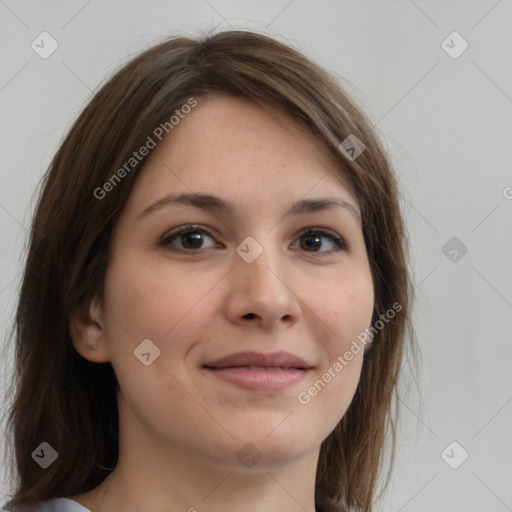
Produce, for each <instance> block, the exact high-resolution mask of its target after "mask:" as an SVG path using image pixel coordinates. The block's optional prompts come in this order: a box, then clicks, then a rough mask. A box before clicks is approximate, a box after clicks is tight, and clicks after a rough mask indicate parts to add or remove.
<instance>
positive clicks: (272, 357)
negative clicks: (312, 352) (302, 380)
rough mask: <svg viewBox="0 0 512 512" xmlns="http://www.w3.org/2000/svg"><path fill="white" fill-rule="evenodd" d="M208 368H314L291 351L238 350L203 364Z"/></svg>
mask: <svg viewBox="0 0 512 512" xmlns="http://www.w3.org/2000/svg"><path fill="white" fill-rule="evenodd" d="M203 366H204V367H206V368H229V367H240V366H262V367H278V368H299V369H302V370H309V369H310V368H312V366H311V365H310V364H308V363H307V362H306V361H304V359H301V358H300V357H298V356H296V355H294V354H290V352H284V351H280V352H272V353H270V354H263V353H260V352H237V353H236V354H231V355H229V356H226V357H221V358H220V359H216V360H215V361H211V362H209V363H206V364H204V365H203Z"/></svg>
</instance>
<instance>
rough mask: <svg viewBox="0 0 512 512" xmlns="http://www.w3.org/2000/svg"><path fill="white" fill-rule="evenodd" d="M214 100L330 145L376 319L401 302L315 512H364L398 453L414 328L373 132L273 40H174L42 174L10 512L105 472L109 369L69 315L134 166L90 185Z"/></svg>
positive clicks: (87, 289) (332, 453)
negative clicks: (298, 127)
mask: <svg viewBox="0 0 512 512" xmlns="http://www.w3.org/2000/svg"><path fill="white" fill-rule="evenodd" d="M215 92H219V93H227V94H230V95H233V96H239V97H244V98H247V99H248V100H250V101H252V102H254V103H256V104H258V105H261V106H262V107H264V108H267V109H270V110H272V111H280V112H286V113H287V114H288V115H291V116H292V117H293V118H295V119H296V120H297V121H299V122H300V123H303V124H304V125H305V126H306V127H308V128H309V130H310V131H311V132H312V133H313V134H314V135H315V136H316V137H317V138H318V139H319V140H320V141H321V142H322V143H323V144H324V145H325V147H326V148H327V149H328V151H329V152H330V154H332V157H333V158H334V161H335V162H336V163H337V165H336V168H335V169H333V170H332V172H333V173H335V174H336V175H337V176H339V178H340V179H341V180H342V181H343V183H345V184H347V186H349V187H350V190H351V192H353V193H354V194H355V196H356V197H357V199H358V202H359V205H360V208H361V215H362V229H363V235H364V241H365V245H366V250H367V254H368V258H369V263H370V268H371V273H372V277H373V282H374V297H375V300H374V310H373V317H372V325H373V324H374V322H376V321H378V319H380V318H382V315H384V314H385V313H386V311H388V310H389V309H390V308H391V307H392V305H393V304H395V303H398V304H399V305H400V306H401V308H397V310H396V314H395V315H394V317H393V318H392V319H388V321H387V323H386V326H385V327H384V328H383V329H380V330H379V331H378V332H377V333H376V334H375V335H374V338H373V342H372V344H371V346H370V348H369V349H368V351H367V353H366V354H365V357H364V362H363V367H362V371H361V377H360V380H359V384H358V387H357V390H356V393H355V395H354V397H353V400H352V402H351V404H350V406H349V408H348V410H347V412H346V414H345V415H344V416H343V418H342V419H341V421H340V422H339V424H338V425H337V426H336V427H335V429H334V430H333V432H332V433H331V434H330V435H329V436H328V437H327V438H326V439H325V440H324V441H323V443H322V446H321V450H320V457H319V462H318V468H317V474H316V490H315V500H316V502H317V503H318V504H319V503H323V502H327V501H329V500H330V501H331V502H333V503H336V504H337V505H338V506H339V507H340V508H343V509H346V508H351V509H354V510H361V511H369V510H371V508H372V506H373V504H374V502H375V497H376V493H377V488H378V484H379V481H380V475H381V473H382V468H383V461H384V456H383V455H384V453H387V452H386V450H385V447H386V446H388V447H391V451H390V454H391V459H392V456H393V451H394V450H393V447H394V442H395V428H394V427H395V421H396V420H395V417H396V411H395V407H396V405H397V403H398V402H397V401H396V400H394V395H395V392H396V390H397V383H398V377H399V374H400V367H401V362H402V359H403V352H404V348H405V345H406V340H408V339H412V338H409V337H408V336H407V333H411V334H412V332H413V331H412V326H411V320H410V305H411V301H412V286H411V282H410V276H409V271H408V265H407V259H408V257H407V237H406V233H405V230H404V224H403V218H402V215H401V211H400V205H399V189H398V183H397V180H396V177H395V175H394V172H393V170H392V168H391V165H390V162H389V160H388V157H387V156H386V153H385V150H384V149H383V146H382V145H381V142H380V141H379V140H378V137H377V135H376V134H375V132H374V130H373V128H372V125H371V123H370V122H369V121H368V119H367V118H366V116H365V115H364V114H363V112H362V111H361V110H360V108H358V107H357V106H356V105H355V104H354V102H353V101H352V100H351V99H350V97H349V96H348V94H347V93H346V92H345V91H344V89H343V88H342V87H341V85H340V84H339V83H338V82H337V81H336V80H335V79H334V78H333V77H332V76H331V75H329V74H328V73H327V72H326V71H324V70H323V69H321V68H320V67H319V66H317V65H316V64H315V63H313V62H311V61H310V60H309V59H307V58H306V57H305V56H304V55H302V54H301V53H300V52H298V51H297V50H295V49H293V48H291V47H289V46H287V45H285V44H283V43H280V42H278V41H276V40H274V39H272V38H269V37H267V36H264V35H260V34H257V33H254V32H246V31H235V30H234V31H224V32H218V33H215V34H208V35H204V36H202V37H201V38H198V39H192V38H185V37H173V38H170V39H166V40H165V41H163V42H160V43H159V44H157V45H155V46H153V47H151V48H150V49H148V50H146V51H145V52H143V53H141V54H140V55H138V56H137V57H135V58H133V59H132V60H131V61H130V62H128V63H127V64H126V65H124V66H123V67H122V68H121V69H120V70H118V71H117V72H116V73H115V74H114V75H113V76H112V77H111V78H110V79H109V80H108V81H106V82H105V83H104V84H103V85H102V86H101V88H100V89H99V90H98V92H97V93H96V94H95V95H94V96H93V97H92V99H91V100H90V102H89V103H88V104H87V106H86V107H85V109H84V110H83V111H82V112H81V114H80V115H79V116H78V118H77V120H76V121H75V122H74V124H73V126H72V127H71V129H70V130H69V132H68V134H67V135H66V137H65V139H64V141H63V142H62V143H61V145H60V147H59V149H58V151H57V153H56V154H55V156H54V158H53V160H52V162H51V164H50V167H49V169H48V171H47V173H46V174H45V176H44V180H43V183H42V186H41V190H40V195H39V198H38V203H37V207H36V211H35V214H34V217H33V221H32V225H31V231H30V235H29V241H28V253H27V259H26V264H25V269H24V274H23V278H22V283H21V288H20V292H19V299H18V303H17V310H16V316H15V322H14V328H13V337H14V341H15V369H14V372H13V378H12V381H11V390H10V392H11V396H12V404H11V405H10V408H9V410H8V419H7V431H8V449H9V450H10V452H12V453H10V471H11V474H10V477H11V485H13V486H14V487H15V492H14V494H13V495H12V498H11V499H10V501H9V502H8V503H7V504H6V506H7V507H8V508H9V509H11V510H12V509H14V507H16V506H19V505H31V504H34V503H35V502H38V501H43V500H46V499H50V498H54V497H62V496H72V495H75V494H80V493H84V492H87V491H89V490H91V489H93V488H94V487H96V486H97V485H99V484H100V483H101V482H102V481H103V480H104V479H105V477H106V476H107V475H108V474H109V473H110V472H111V471H112V470H113V469H114V468H115V466H116V463H117V459H118V449H119V446H118V444H119V443H118V441H119V439H118V428H119V423H118V410H117V402H116V389H117V381H116V377H115V374H114V371H113V368H112V366H111V365H110V363H102V364H97V363H92V362H90V361H87V360H86V359H85V358H83V357H81V356H80V355H79V354H78V353H77V351H76V350H75V349H74V347H73V344H72V342H71V337H70V333H69V319H70V316H71V314H72V312H74V311H75V310H76V309H77V308H78V307H80V306H81V305H83V304H87V303H88V302H89V301H90V300H91V299H92V298H93V297H94V296H97V297H99V298H100V300H102V299H103V285H104V278H105V273H106V269H107V266H108V264H109V258H110V242H111V239H112V233H113V229H114V227H115V224H116V221H117V219H118V218H119V215H120V212H121V211H122V209H123V207H124V205H125V204H126V202H127V199H128V197H129V195H130V192H131V190H132V187H133V185H134V183H135V180H136V178H137V176H138V173H139V172H140V171H141V169H142V168H143V164H144V161H142V162H141V163H140V164H139V166H138V167H137V168H136V169H135V170H134V171H132V172H130V173H126V175H125V176H124V177H123V180H122V183H119V184H117V185H116V186H113V187H111V190H110V191H109V194H108V198H107V199H102V198H101V197H99V194H98V193H97V191H98V189H99V188H100V189H101V187H102V186H103V185H104V184H105V183H107V181H108V180H109V179H111V177H112V176H113V174H114V173H115V172H116V170H118V169H120V168H121V167H122V165H123V163H125V162H126V161H127V160H128V159H129V158H130V157H131V156H132V154H133V152H134V151H136V150H137V149H139V148H140V147H141V146H143V145H144V143H145V142H146V140H147V137H148V135H150V134H151V133H153V131H154V130H155V127H157V126H159V125H161V124H162V123H166V122H168V120H169V118H170V116H172V115H173V113H174V112H175V111H176V109H180V107H182V105H185V104H186V103H187V102H188V101H189V99H190V98H191V97H194V98H200V97H201V96H202V95H206V94H209V93H215ZM349 135H352V136H356V137H357V139H359V140H360V141H362V142H363V144H364V145H365V150H364V151H363V152H362V153H361V154H360V155H359V156H358V157H357V158H355V159H354V158H351V155H350V154H349V153H347V151H341V150H340V149H339V145H340V143H341V142H342V141H344V140H345V139H346V138H347V137H348V136H349ZM171 136H172V135H171ZM95 191H96V192H95ZM398 309H399V310H398ZM42 442H47V443H48V444H49V445H51V446H52V447H53V448H54V449H55V451H56V452H57V454H58V459H57V461H56V462H55V463H53V464H51V465H50V466H49V467H48V468H47V469H42V468H41V467H40V466H39V465H38V464H36V463H35V462H34V460H33V458H32V454H33V451H34V450H35V449H36V448H37V447H38V446H40V445H41V443H42Z"/></svg>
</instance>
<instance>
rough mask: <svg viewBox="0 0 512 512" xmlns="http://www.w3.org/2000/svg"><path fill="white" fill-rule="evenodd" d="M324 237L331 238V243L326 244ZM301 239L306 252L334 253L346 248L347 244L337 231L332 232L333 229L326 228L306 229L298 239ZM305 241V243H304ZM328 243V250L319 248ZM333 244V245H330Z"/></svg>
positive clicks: (302, 247)
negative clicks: (327, 229)
mask: <svg viewBox="0 0 512 512" xmlns="http://www.w3.org/2000/svg"><path fill="white" fill-rule="evenodd" d="M323 239H328V240H330V243H329V244H326V243H325V242H324V241H323ZM298 240H299V241H301V243H300V247H301V249H303V250H305V251H306V252H314V253H320V254H322V253H332V252H337V251H340V250H346V249H347V246H346V245H345V243H344V242H343V241H342V239H341V238H340V237H339V236H338V235H336V234H335V233H332V232H331V231H326V230H324V229H310V230H309V231H306V232H304V233H302V234H301V236H300V238H299V239H298ZM302 241H303V243H302ZM325 245H327V246H328V247H327V250H319V249H322V248H324V247H325ZM329 246H331V247H329Z"/></svg>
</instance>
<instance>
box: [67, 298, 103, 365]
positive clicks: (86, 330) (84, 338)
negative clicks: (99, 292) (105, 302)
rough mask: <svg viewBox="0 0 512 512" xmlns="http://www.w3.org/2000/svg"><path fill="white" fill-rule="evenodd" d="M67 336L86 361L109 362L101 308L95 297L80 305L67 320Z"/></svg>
mask: <svg viewBox="0 0 512 512" xmlns="http://www.w3.org/2000/svg"><path fill="white" fill-rule="evenodd" d="M69 334H70V337H71V340H72V342H73V346H74V347H75V350H76V351H77V352H78V353H79V354H80V355H81V356H82V357H84V358H85V359H87V360H88V361H92V362H94V363H104V362H107V361H109V355H108V350H107V345H106V340H105V324H104V314H103V309H102V306H101V305H100V303H99V301H98V300H97V298H96V297H94V298H93V299H92V300H91V301H90V302H87V303H84V304H81V305H80V306H79V307H77V308H76V309H75V311H73V313H72V314H71V317H70V320H69Z"/></svg>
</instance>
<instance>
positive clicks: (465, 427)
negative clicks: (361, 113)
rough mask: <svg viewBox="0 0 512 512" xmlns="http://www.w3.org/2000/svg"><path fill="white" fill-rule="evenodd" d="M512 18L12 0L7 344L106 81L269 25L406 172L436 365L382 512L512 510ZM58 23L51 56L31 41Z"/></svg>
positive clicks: (420, 327) (0, 252) (376, 7)
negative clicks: (45, 195) (344, 92)
mask: <svg viewBox="0 0 512 512" xmlns="http://www.w3.org/2000/svg"><path fill="white" fill-rule="evenodd" d="M511 22H512V2H510V1H501V2H499V1H498V2H496V1H494V0H492V1H472V2H469V1H425V0H423V1H420V0H416V1H414V2H413V1H412V0H410V1H407V0H401V1H376V0H374V1H361V0H354V1H345V0H344V1H327V0H322V1H318V0H317V1H309V2H308V1H305V0H294V1H290V0H274V1H252V0H251V1H245V2H240V1H235V0H209V1H206V0H190V1H167V2H163V1H146V2H133V1H122V2H121V1H105V0H102V1H99V0H93V1H91V2H87V1H86V0H84V1H66V2H64V1H61V2H56V1H48V0H47V1H45V2H35V1H32V2H29V1H20V0H18V1H15V0H6V1H5V2H1V3H0V42H1V48H2V53H1V55H2V65H1V68H0V108H1V112H2V116H1V119H0V129H1V133H0V141H1V146H2V150H1V153H0V159H1V165H0V173H1V175H0V176H1V187H0V261H1V272H0V313H1V321H2V322H1V325H2V340H5V342H6V343H11V341H10V339H9V336H8V334H9V331H8V329H9V327H10V325H11V324H12V316H13V311H14V307H15V300H16V293H17V290H18V285H19V282H20V272H21V271H22V268H23V257H24V252H23V250H24V244H25V241H26V235H27V230H28V227H29V225H30V220H31V214H32V212H33V207H34V200H35V198H36V197H37V196H36V192H37V186H38V183H39V180H40V178H41V176H42V175H43V173H44V171H45V170H46V168H47V166H48V164H49V162H50V160H51V158H52V155H53V154H54V152H55V150H56V148H57V147H58V144H59V143H60V141H61V140H62V138H63V136H64V134H65V132H66V130H67V129H68V128H69V126H70V124H71V122H72V121H73V120H74V119H75V117H76V116H77V114H78V113H79V112H80V110H81V109H82V108H83V106H84V105H85V103H86V101H87V100H88V99H89V98H90V97H91V95H92V92H93V91H94V90H95V89H96V87H97V86H98V84H100V83H101V82H102V81H103V80H104V79H105V78H106V77H107V76H108V75H109V74H110V73H111V72H112V71H113V70H114V69H116V68H117V67H119V65H120V64H121V63H123V62H126V60H127V59H128V58H129V57H131V56H133V55H134V54H136V53H138V52H139V51H141V50H143V49H145V48H147V47H148V46H149V45H151V44H152V43H154V42H156V41H157V40H160V39H161V38H162V36H165V35H171V34H176V33H181V34H185V35H199V34H200V33H201V32H202V31H205V30H208V29H211V28H218V29H222V28H229V27H230V26H233V27H235V28H251V29H256V30H258V31H260V32H264V33H268V34H269V35H271V36H274V37H276V38H278V39H280V40H282V41H284V42H287V43H289V44H292V45H294V46H295V47H297V48H298V49H300V50H302V51H303V52H304V53H306V54H307V55H308V56H310V57H312V58H313V59H314V60H316V61H317V62H319V63H320V64H321V65H323V66H325V67H326V68H327V69H329V70H330V71H331V72H333V73H335V74H336V75H338V76H339V77H340V78H342V79H343V84H345V85H346V87H347V89H348V92H349V93H350V94H352V96H353V97H354V98H355V99H356V101H357V102H358V103H359V104H360V105H361V106H362V108H363V109H364V110H365V112H366V113H367V114H368V115H369V117H370V119H371V120H372V122H373V123H374V124H375V126H376V129H377V130H378V132H379V134H380V136H381V138H382V140H383V142H384V144H385V146H386V147H387V149H388V151H389V152H390V155H391V158H392V161H393V164H394V166H395V168H396V171H397V174H398V177H399V181H400V184H401V191H402V198H403V206H404V214H405V215H406V220H407V227H408V230H409V238H410V244H411V263H412V266H413V275H414V282H415V286H416V294H417V301H416V305H415V312H414V319H415V326H416V334H417V340H418V342H419V345H420V347H421V352H422V354H423V365H422V367H423V370H422V373H421V375H420V376H419V377H418V378H419V381H420V386H419V387H415V386H414V385H413V384H411V389H410V394H409V397H408V399H407V402H404V403H403V404H402V405H403V407H402V409H403V422H402V423H403V425H402V430H401V435H400V437H399V445H398V454H397V462H396V468H395V472H394V474H393V478H392V480H391V483H390V487H389V490H388V492H387V494H386V495H385V497H384V500H383V503H382V510H385V511H404V512H415V511H424V512H426V511H431V510H436V511H437V512H443V511H446V512H453V511H462V510H464V511H465V512H477V511H482V510H486V511H487V512H490V511H496V512H500V511H505V510H512V485H511V483H512V464H511V461H512V435H511V432H512V428H511V426H512V377H511V371H510V361H511V358H512V336H511V331H510V324H511V320H512V265H511V261H512V257H511V256H512V234H511V233H512V229H511V228H512V222H511V221H512V172H511V170H512V166H511V162H512V143H511V141H512V66H511V62H512V50H511V48H512V31H511V30H510V26H511ZM43 31H47V32H48V33H50V34H51V35H52V37H53V38H54V39H55V40H56V41H57V42H58V45H59V46H58V49H57V50H56V51H55V52H54V53H53V54H52V55H51V56H50V57H48V58H47V59H43V58H41V57H40V56H39V55H38V54H37V53H36V52H35V51H34V50H33V49H32V48H31V43H32V41H33V40H34V39H36V37H37V36H38V35H39V34H40V33H41V32H43ZM454 31H457V32H458V33H459V34H460V36H462V38H463V39H464V40H466V41H467V43H468V44H469V47H468V48H467V49H466V51H464V52H463V53H462V54H461V55H457V54H458V52H459V51H460V50H461V49H462V48H463V46H462V45H463V44H464V42H463V40H462V39H460V37H459V36H458V35H450V34H452V32H454ZM448 36H449V37H448ZM447 37H448V39H446V38H447ZM445 39H446V42H445V43H444V44H442V42H443V41H444V40H445ZM443 48H444V49H443ZM445 49H446V50H447V51H448V52H451V54H452V56H450V55H449V53H447V51H445ZM454 57H456V58H454ZM345 81H348V83H347V82H345ZM453 237H456V238H457V239H458V240H452V241H451V242H450V240H451V239H452V238H453ZM449 242H450V243H449ZM447 243H449V245H448V246H446V244H447ZM450 244H454V245H453V246H452V245H450ZM464 247H465V248H466V249H467V252H466V253H465V254H463V249H464ZM453 251H456V253H454V252H453ZM455 257H456V260H455V261H454V258H455ZM5 348H6V350H4V353H5V356H4V358H3V360H2V376H3V382H4V383H5V375H6V371H7V369H9V368H10V367H11V365H12V354H13V350H12V345H8V346H7V347H5ZM453 441H456V442H457V443H458V445H455V447H454V448H453V446H452V447H450V448H449V449H448V451H447V454H448V456H447V455H446V453H445V455H444V458H443V457H442V456H441V454H442V453H443V451H444V450H445V448H446V447H448V446H449V445H450V444H451V443H452V442H453ZM452 448H453V451H451V450H452ZM463 449H464V450H465V451H467V452H468V454H469V457H468V458H467V460H466V461H465V462H464V463H463V464H461V465H460V466H459V467H458V468H457V469H453V468H452V467H450V466H449V465H448V463H447V462H446V461H449V462H450V463H451V464H452V465H457V462H458V461H460V460H461V459H460V457H461V455H462V454H463V452H462V450H463ZM7 492H8V490H7V489H6V487H5V484H4V486H3V495H2V497H1V498H2V503H4V502H5V501H6V498H5V495H6V493H7Z"/></svg>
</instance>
